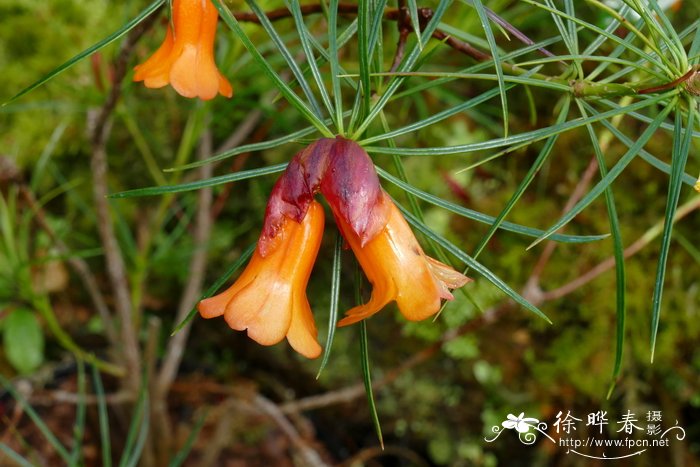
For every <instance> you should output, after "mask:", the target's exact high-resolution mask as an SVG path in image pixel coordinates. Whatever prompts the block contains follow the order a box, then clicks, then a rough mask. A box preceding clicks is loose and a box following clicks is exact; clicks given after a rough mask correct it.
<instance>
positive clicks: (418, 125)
mask: <svg viewBox="0 0 700 467" xmlns="http://www.w3.org/2000/svg"><path fill="white" fill-rule="evenodd" d="M513 86H514V85H512V84H511V85H509V86H508V88H512V87H513ZM499 92H500V90H499V89H491V90H489V91H486V92H484V93H482V94H479V95H478V96H476V97H473V98H471V99H469V100H467V101H465V102H463V103H461V104H459V105H456V106H453V107H451V108H449V109H446V110H443V111H442V112H438V113H436V114H435V115H431V116H430V117H428V118H425V119H421V120H418V121H417V122H415V123H412V124H410V125H406V126H405V127H403V128H397V129H396V130H392V131H387V132H383V133H382V134H380V135H377V136H372V137H370V138H367V139H365V140H364V141H363V142H362V143H363V144H371V143H374V142H377V141H384V140H387V139H390V138H396V137H398V136H401V135H405V134H409V133H413V132H415V131H418V130H420V129H422V128H425V127H427V126H430V125H433V124H435V123H437V122H440V121H443V120H445V119H447V118H449V117H451V116H453V115H456V114H458V113H461V112H464V111H465V110H468V109H471V108H473V107H476V106H478V105H480V104H483V103H484V102H486V101H488V100H489V99H492V98H493V97H495V96H497V95H498V93H499Z"/></svg>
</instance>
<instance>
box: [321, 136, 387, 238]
mask: <svg viewBox="0 0 700 467" xmlns="http://www.w3.org/2000/svg"><path fill="white" fill-rule="evenodd" d="M335 141H336V143H335V144H334V145H333V147H332V148H331V151H330V155H329V158H330V160H329V163H328V168H327V169H326V174H325V176H324V177H323V180H322V181H321V193H323V196H325V197H326V199H327V200H328V204H329V205H330V207H331V209H332V210H333V214H334V215H335V216H336V217H340V218H342V220H343V221H344V222H345V223H346V224H347V225H349V226H350V228H351V229H352V231H353V232H354V233H355V234H356V235H357V236H358V237H359V238H360V242H361V244H362V245H363V246H364V245H365V244H366V243H367V242H368V241H370V240H372V239H373V238H374V237H375V236H376V235H377V234H378V233H379V231H380V230H382V228H384V226H385V225H386V222H387V216H388V212H389V211H388V207H387V206H386V205H385V203H384V202H383V199H384V198H383V195H382V188H381V186H380V185H379V177H378V176H377V171H376V170H375V169H374V164H373V163H372V159H370V157H369V155H368V154H367V153H366V152H365V150H364V149H362V148H361V147H360V145H358V144H357V143H355V142H354V141H351V140H349V139H345V138H341V137H337V138H336V140H335Z"/></svg>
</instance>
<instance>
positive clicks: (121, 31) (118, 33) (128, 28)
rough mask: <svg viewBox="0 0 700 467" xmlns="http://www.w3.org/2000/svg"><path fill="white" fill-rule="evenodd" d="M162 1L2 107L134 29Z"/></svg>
mask: <svg viewBox="0 0 700 467" xmlns="http://www.w3.org/2000/svg"><path fill="white" fill-rule="evenodd" d="M163 2H164V0H155V1H154V2H153V3H151V4H150V5H149V6H148V7H146V9H145V10H143V11H142V12H141V13H139V14H138V15H137V16H136V17H135V18H134V19H132V20H131V21H129V22H128V23H126V24H125V25H124V26H122V27H121V28H120V29H119V30H117V31H116V32H113V33H112V34H110V35H109V36H107V37H105V38H104V39H102V40H101V41H99V42H98V43H96V44H95V45H93V46H91V47H88V48H87V49H85V50H83V51H82V52H80V53H79V54H78V55H76V56H74V57H72V58H71V59H70V60H68V61H67V62H65V63H63V64H62V65H60V66H59V67H57V68H54V69H53V70H52V71H50V72H49V73H47V74H46V75H44V76H43V77H41V78H40V79H39V80H38V81H36V82H34V83H32V84H30V85H29V86H27V87H26V88H24V89H22V90H21V91H20V92H18V93H17V94H15V95H14V96H13V97H12V98H10V100H9V101H7V102H5V103H4V104H2V107H4V106H6V105H7V104H9V103H10V102H12V101H14V100H16V99H18V98H20V97H22V96H23V95H25V94H27V93H29V92H31V91H33V90H34V89H36V88H38V87H39V86H41V85H42V84H44V83H46V82H47V81H49V80H51V79H52V78H54V77H56V76H58V75H59V74H61V73H63V72H64V71H66V70H67V69H68V68H70V67H72V66H73V65H75V64H76V63H78V62H79V61H81V60H82V59H84V58H85V57H89V56H90V55H92V54H93V53H95V52H97V51H98V50H100V49H101V48H103V47H105V46H107V45H109V44H111V43H112V42H114V41H116V40H118V39H119V38H121V37H122V36H124V34H126V33H128V32H129V31H131V30H132V29H134V28H135V27H136V26H137V25H138V24H139V23H140V22H141V21H143V20H144V19H146V18H147V17H148V16H150V15H151V13H153V12H154V11H156V10H157V9H158V8H159V7H160V6H161V5H162V4H163Z"/></svg>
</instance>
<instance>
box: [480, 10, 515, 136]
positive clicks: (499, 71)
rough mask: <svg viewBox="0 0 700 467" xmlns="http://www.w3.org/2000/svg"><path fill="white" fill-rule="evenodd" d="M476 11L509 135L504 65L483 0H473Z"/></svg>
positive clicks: (505, 133) (505, 130)
mask: <svg viewBox="0 0 700 467" xmlns="http://www.w3.org/2000/svg"><path fill="white" fill-rule="evenodd" d="M472 2H473V4H474V8H475V9H476V13H477V14H478V15H479V21H481V27H482V28H483V29H484V34H486V40H487V41H488V43H489V48H490V49H491V57H492V60H493V66H494V68H495V70H496V76H497V77H498V89H499V90H500V94H501V111H502V112H503V136H504V137H506V136H508V96H507V94H506V83H505V81H504V80H503V67H502V66H501V58H500V54H499V52H498V45H497V44H496V39H495V38H494V37H493V31H492V30H491V23H490V22H489V18H488V15H487V14H486V10H485V9H484V5H483V4H482V3H481V0H472Z"/></svg>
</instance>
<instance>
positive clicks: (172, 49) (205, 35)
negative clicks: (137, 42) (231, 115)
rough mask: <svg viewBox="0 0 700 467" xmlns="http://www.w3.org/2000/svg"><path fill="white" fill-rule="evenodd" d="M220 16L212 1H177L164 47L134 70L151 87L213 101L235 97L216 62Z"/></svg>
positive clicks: (135, 78) (138, 79)
mask: <svg viewBox="0 0 700 467" xmlns="http://www.w3.org/2000/svg"><path fill="white" fill-rule="evenodd" d="M218 18H219V14H218V12H217V10H216V8H215V7H214V5H213V4H212V2H211V1H210V0H174V1H173V18H172V19H173V20H172V24H171V25H168V31H167V33H166V36H165V40H164V41H163V44H162V45H161V46H160V47H159V48H158V50H156V52H155V53H154V54H153V55H151V57H150V58H149V59H148V60H146V61H145V62H144V63H142V64H141V65H137V66H136V67H135V68H134V70H135V73H134V81H143V82H144V85H145V86H146V87H148V88H160V87H163V86H166V85H168V84H170V85H172V87H173V88H174V89H175V91H177V92H178V94H180V95H182V96H184V97H198V98H200V99H202V100H209V99H213V98H214V97H216V95H217V93H218V94H221V95H223V96H226V97H231V96H232V95H233V88H232V87H231V83H229V82H228V80H227V79H226V78H224V76H223V75H222V74H221V73H220V72H219V69H218V68H217V67H216V63H215V62H214V38H215V35H216V26H217V22H218Z"/></svg>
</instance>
